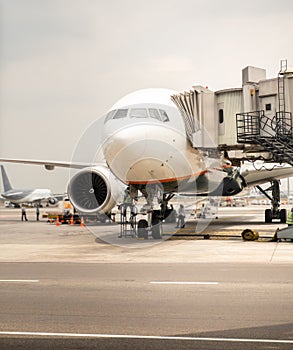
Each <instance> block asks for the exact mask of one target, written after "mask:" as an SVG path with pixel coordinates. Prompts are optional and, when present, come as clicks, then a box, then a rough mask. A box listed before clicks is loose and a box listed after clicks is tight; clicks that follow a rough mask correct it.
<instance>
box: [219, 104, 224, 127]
mask: <svg viewBox="0 0 293 350" xmlns="http://www.w3.org/2000/svg"><path fill="white" fill-rule="evenodd" d="M219 123H220V124H223V123H224V110H223V109H222V108H221V109H219Z"/></svg>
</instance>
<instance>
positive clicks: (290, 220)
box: [286, 211, 293, 225]
mask: <svg viewBox="0 0 293 350" xmlns="http://www.w3.org/2000/svg"><path fill="white" fill-rule="evenodd" d="M286 224H287V225H293V212H292V211H289V213H288V215H287V221H286Z"/></svg>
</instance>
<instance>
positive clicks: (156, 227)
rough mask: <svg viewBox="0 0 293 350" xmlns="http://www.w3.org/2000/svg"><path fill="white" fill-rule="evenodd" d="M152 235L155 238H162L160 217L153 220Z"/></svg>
mask: <svg viewBox="0 0 293 350" xmlns="http://www.w3.org/2000/svg"><path fill="white" fill-rule="evenodd" d="M152 237H153V239H161V238H162V225H161V222H160V220H159V219H155V220H153V224H152Z"/></svg>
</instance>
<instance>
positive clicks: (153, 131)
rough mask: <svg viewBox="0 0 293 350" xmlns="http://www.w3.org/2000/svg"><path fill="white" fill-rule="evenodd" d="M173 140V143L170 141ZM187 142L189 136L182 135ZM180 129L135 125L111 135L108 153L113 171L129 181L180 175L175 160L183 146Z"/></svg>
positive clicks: (105, 145) (155, 179)
mask: <svg viewBox="0 0 293 350" xmlns="http://www.w3.org/2000/svg"><path fill="white" fill-rule="evenodd" d="M170 140H171V143H170ZM182 140H184V142H185V137H182ZM182 140H181V141H179V135H178V132H177V131H175V130H172V129H170V130H166V128H165V127H161V126H159V125H155V126H154V125H135V126H131V127H127V128H125V129H120V130H118V131H116V132H115V133H113V134H112V135H111V136H109V137H108V139H107V141H106V142H105V144H104V155H105V158H106V161H107V163H108V165H109V167H110V168H111V170H112V171H113V173H114V174H115V175H116V176H117V177H118V178H119V179H120V180H122V181H124V182H128V183H146V182H150V181H158V180H162V179H167V178H168V179H170V178H175V177H176V171H175V169H174V165H173V160H174V158H176V154H177V156H178V153H180V148H182V147H183V145H182V144H181V143H182Z"/></svg>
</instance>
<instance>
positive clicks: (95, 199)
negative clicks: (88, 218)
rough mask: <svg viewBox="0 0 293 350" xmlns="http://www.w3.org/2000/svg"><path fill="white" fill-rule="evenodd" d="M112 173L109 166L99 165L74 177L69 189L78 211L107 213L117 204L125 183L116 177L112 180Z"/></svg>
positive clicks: (71, 200)
mask: <svg viewBox="0 0 293 350" xmlns="http://www.w3.org/2000/svg"><path fill="white" fill-rule="evenodd" d="M110 175H111V173H110V170H109V169H108V168H106V167H103V166H99V167H95V168H85V169H83V170H81V171H79V172H78V173H77V174H75V175H74V176H73V177H72V179H71V180H70V182H69V184H68V189H67V191H68V196H69V199H70V202H71V203H72V205H73V206H74V207H75V209H76V210H77V211H79V212H81V213H86V214H94V213H98V212H104V213H106V212H108V211H110V210H111V209H112V208H113V207H114V206H115V204H116V201H117V197H118V196H119V193H120V192H121V193H122V192H123V188H124V185H123V184H122V183H121V182H119V183H118V180H117V179H115V178H113V181H112V179H111V181H110ZM117 184H118V186H117Z"/></svg>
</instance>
